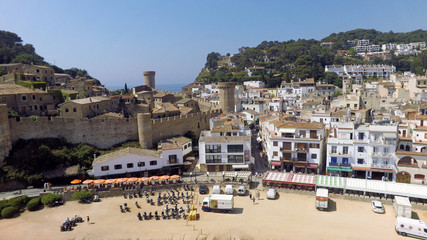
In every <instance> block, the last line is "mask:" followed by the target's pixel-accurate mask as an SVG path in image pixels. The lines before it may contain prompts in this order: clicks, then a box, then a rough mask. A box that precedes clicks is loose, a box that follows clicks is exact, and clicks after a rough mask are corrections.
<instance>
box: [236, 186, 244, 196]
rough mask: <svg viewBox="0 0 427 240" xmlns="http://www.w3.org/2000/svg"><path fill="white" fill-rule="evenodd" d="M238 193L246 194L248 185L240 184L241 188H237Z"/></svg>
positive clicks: (240, 194)
mask: <svg viewBox="0 0 427 240" xmlns="http://www.w3.org/2000/svg"><path fill="white" fill-rule="evenodd" d="M237 194H238V195H239V196H244V195H245V194H246V187H245V186H243V185H240V186H239V188H238V189H237Z"/></svg>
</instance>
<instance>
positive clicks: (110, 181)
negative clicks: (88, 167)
mask: <svg viewBox="0 0 427 240" xmlns="http://www.w3.org/2000/svg"><path fill="white" fill-rule="evenodd" d="M115 181H116V179H107V180H105V182H104V183H114V182H115Z"/></svg>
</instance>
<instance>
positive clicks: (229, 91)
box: [218, 82, 236, 113]
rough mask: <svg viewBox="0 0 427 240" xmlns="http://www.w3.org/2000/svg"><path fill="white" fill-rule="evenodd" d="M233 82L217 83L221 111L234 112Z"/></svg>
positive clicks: (234, 84)
mask: <svg viewBox="0 0 427 240" xmlns="http://www.w3.org/2000/svg"><path fill="white" fill-rule="evenodd" d="M235 86H236V83H234V82H221V83H218V88H219V104H220V106H221V109H222V112H223V113H231V112H234V88H235Z"/></svg>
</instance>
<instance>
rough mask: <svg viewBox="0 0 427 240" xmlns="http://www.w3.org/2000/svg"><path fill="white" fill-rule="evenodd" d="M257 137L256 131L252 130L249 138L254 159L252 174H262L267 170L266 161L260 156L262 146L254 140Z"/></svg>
mask: <svg viewBox="0 0 427 240" xmlns="http://www.w3.org/2000/svg"><path fill="white" fill-rule="evenodd" d="M257 137H258V129H255V130H252V137H251V152H252V157H254V158H255V163H254V170H253V172H252V173H264V172H266V171H267V170H268V167H267V164H266V160H265V158H264V157H262V156H261V151H262V146H261V144H260V143H258V141H257V140H256V139H257Z"/></svg>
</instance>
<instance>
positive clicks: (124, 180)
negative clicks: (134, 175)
mask: <svg viewBox="0 0 427 240" xmlns="http://www.w3.org/2000/svg"><path fill="white" fill-rule="evenodd" d="M126 180H127V178H116V181H115V183H121V182H126Z"/></svg>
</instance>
